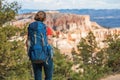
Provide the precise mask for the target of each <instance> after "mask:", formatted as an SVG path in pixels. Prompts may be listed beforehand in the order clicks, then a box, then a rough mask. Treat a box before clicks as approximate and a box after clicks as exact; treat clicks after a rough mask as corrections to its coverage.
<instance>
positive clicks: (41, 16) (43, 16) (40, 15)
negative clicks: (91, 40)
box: [34, 11, 46, 22]
mask: <svg viewBox="0 0 120 80" xmlns="http://www.w3.org/2000/svg"><path fill="white" fill-rule="evenodd" d="M45 19H46V13H45V12H44V11H39V12H37V13H36V15H35V17H34V20H36V21H41V22H43V21H45Z"/></svg>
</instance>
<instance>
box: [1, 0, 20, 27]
mask: <svg viewBox="0 0 120 80" xmlns="http://www.w3.org/2000/svg"><path fill="white" fill-rule="evenodd" d="M19 8H20V5H18V3H17V2H12V3H8V2H6V1H5V0H0V26H2V25H3V24H4V23H6V22H8V21H11V20H12V19H14V18H15V15H16V13H17V12H18V9H19Z"/></svg>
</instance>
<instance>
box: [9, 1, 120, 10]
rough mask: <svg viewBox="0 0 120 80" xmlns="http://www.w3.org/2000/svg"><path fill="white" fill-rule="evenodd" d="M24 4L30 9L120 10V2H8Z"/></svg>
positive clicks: (23, 5) (23, 6)
mask: <svg viewBox="0 0 120 80" xmlns="http://www.w3.org/2000/svg"><path fill="white" fill-rule="evenodd" d="M8 1H18V2H19V3H22V8H28V9H52V10H53V9H64V8H69V9H71V8H78V9H81V8H94V9H99V8H102V9H103V8H119V9H120V0H8Z"/></svg>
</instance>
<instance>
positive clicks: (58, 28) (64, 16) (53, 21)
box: [10, 11, 120, 55]
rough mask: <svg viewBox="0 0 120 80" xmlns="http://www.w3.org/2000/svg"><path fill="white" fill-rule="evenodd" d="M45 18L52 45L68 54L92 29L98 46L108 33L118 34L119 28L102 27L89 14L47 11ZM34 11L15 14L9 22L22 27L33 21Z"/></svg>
mask: <svg viewBox="0 0 120 80" xmlns="http://www.w3.org/2000/svg"><path fill="white" fill-rule="evenodd" d="M46 13H47V18H46V21H45V22H44V23H45V24H46V25H47V26H49V27H51V29H52V31H53V34H54V37H53V46H54V47H57V48H58V49H60V51H61V53H63V54H65V55H70V53H71V50H72V49H73V48H74V49H75V50H76V52H77V47H76V46H77V45H78V43H79V42H80V39H81V38H85V37H86V36H87V34H88V33H89V32H90V31H92V32H93V34H94V36H95V37H96V41H97V43H98V46H99V47H100V48H104V47H105V46H106V44H105V43H104V42H103V40H105V39H106V37H107V35H109V34H112V35H113V34H117V35H119V34H120V29H119V28H104V27H102V26H100V25H98V24H97V23H96V22H92V21H90V16H89V15H78V14H69V13H60V12H59V11H47V12H46ZM34 15H35V13H27V14H21V15H18V16H16V20H14V21H12V22H11V23H10V24H11V25H15V26H17V27H24V25H26V24H27V23H28V24H29V23H31V22H33V21H34Z"/></svg>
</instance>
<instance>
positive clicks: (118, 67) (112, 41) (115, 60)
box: [105, 35, 120, 72]
mask: <svg viewBox="0 0 120 80" xmlns="http://www.w3.org/2000/svg"><path fill="white" fill-rule="evenodd" d="M106 42H107V43H108V46H109V47H108V48H106V51H105V52H106V53H107V55H108V64H107V66H108V67H109V68H111V70H112V72H120V37H119V35H109V36H108V38H107V40H106Z"/></svg>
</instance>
